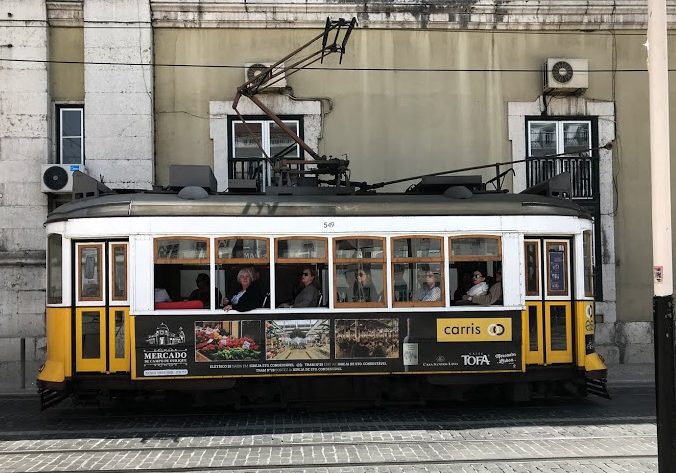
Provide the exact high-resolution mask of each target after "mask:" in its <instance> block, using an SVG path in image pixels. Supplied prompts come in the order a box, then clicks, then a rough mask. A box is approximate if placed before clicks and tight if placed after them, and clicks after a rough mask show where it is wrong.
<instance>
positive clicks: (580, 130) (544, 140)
mask: <svg viewBox="0 0 676 473" xmlns="http://www.w3.org/2000/svg"><path fill="white" fill-rule="evenodd" d="M591 147H592V123H591V121H590V120H531V121H529V122H528V156H529V157H532V158H539V157H550V156H554V155H574V156H590V155H591V154H590V153H591V151H590V150H591ZM580 153H583V154H582V155H580Z"/></svg>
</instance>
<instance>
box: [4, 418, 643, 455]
mask: <svg viewBox="0 0 676 473" xmlns="http://www.w3.org/2000/svg"><path fill="white" fill-rule="evenodd" d="M655 435H656V427H655V424H654V423H631V424H624V425H616V424H601V425H586V426H552V425H544V426H529V427H523V426H513V427H500V428H482V429H476V428H473V429H457V430H399V431H394V432H392V431H359V432H304V433H296V434H273V435H231V436H227V435H213V436H175V435H167V434H162V433H157V434H155V435H153V436H150V437H137V436H130V437H121V438H105V437H104V438H100V436H99V437H98V438H59V439H36V440H29V439H24V440H3V441H0V453H7V452H21V451H28V450H30V451H35V450H49V449H52V450H53V449H59V450H64V449H67V450H92V449H98V450H116V449H118V450H119V449H138V448H142V449H150V448H156V449H165V448H195V447H197V446H201V447H208V448H211V447H247V446H251V447H253V446H283V445H285V444H300V443H302V444H304V445H325V444H336V445H341V444H348V445H349V444H353V443H356V442H361V443H386V442H446V441H452V440H466V441H475V442H482V441H483V442H486V441H491V440H503V439H513V440H517V439H518V440H536V439H537V440H544V439H550V440H557V441H561V442H563V441H567V440H571V439H589V438H595V439H603V438H627V439H631V438H636V437H641V438H651V437H655Z"/></svg>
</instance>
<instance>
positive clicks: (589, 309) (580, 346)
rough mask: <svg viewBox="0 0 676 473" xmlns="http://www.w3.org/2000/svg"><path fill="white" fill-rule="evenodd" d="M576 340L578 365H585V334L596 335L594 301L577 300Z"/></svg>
mask: <svg viewBox="0 0 676 473" xmlns="http://www.w3.org/2000/svg"><path fill="white" fill-rule="evenodd" d="M575 321H576V326H575V332H576V335H575V342H576V349H577V354H576V358H577V360H576V361H577V366H584V365H585V359H586V358H585V355H586V347H585V336H587V335H594V329H595V327H594V322H595V321H594V301H576V302H575Z"/></svg>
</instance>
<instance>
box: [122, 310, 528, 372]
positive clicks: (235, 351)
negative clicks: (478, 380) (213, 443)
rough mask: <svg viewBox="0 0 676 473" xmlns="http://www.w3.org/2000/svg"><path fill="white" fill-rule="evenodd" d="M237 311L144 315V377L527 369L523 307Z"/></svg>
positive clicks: (139, 358)
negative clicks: (523, 361) (456, 310)
mask: <svg viewBox="0 0 676 473" xmlns="http://www.w3.org/2000/svg"><path fill="white" fill-rule="evenodd" d="M237 315H238V316H239V318H233V317H232V316H231V314H227V315H225V314H224V315H222V316H219V315H208V316H205V315H185V316H180V315H179V316H177V315H166V316H164V315H144V316H136V320H135V333H134V344H135V350H136V375H135V376H136V378H137V379H138V378H157V377H200V376H210V377H211V376H233V375H259V376H260V375H294V374H298V375H306V374H331V373H342V374H349V373H355V374H358V373H416V372H418V373H419V372H467V371H519V370H521V314H520V313H519V312H518V311H504V312H490V313H489V314H487V313H485V312H474V313H472V312H469V311H468V312H463V313H458V314H457V315H456V314H455V313H454V314H449V313H429V312H426V313H409V314H396V315H395V314H384V313H383V314H368V316H366V315H365V314H363V313H359V314H357V313H355V314H350V313H340V314H335V313H334V314H326V313H321V312H317V313H314V314H306V313H304V314H284V316H283V317H282V316H277V315H276V316H275V317H270V316H269V315H267V314H265V315H263V316H262V317H261V316H260V315H259V316H256V315H255V314H237ZM289 315H290V316H289Z"/></svg>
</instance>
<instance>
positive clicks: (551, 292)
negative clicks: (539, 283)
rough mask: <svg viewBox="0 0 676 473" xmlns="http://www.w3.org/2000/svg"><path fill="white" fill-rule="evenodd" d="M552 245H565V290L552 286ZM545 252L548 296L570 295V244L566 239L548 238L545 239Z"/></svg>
mask: <svg viewBox="0 0 676 473" xmlns="http://www.w3.org/2000/svg"><path fill="white" fill-rule="evenodd" d="M552 246H563V248H564V251H563V284H564V289H563V290H556V289H552V288H551V283H552V278H551V271H550V268H551V261H550V254H549V248H550V247H552ZM545 254H546V258H547V260H546V264H547V266H546V268H545V274H546V278H547V297H568V296H569V295H570V276H571V275H570V263H569V261H568V260H569V258H570V244H569V242H568V241H566V240H548V241H545Z"/></svg>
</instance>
